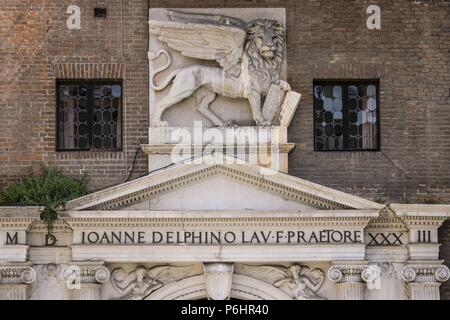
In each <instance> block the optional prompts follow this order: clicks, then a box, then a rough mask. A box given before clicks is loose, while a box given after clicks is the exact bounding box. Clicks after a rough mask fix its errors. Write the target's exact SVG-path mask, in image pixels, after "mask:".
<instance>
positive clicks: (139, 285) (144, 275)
mask: <svg viewBox="0 0 450 320" xmlns="http://www.w3.org/2000/svg"><path fill="white" fill-rule="evenodd" d="M195 274H197V273H196V270H195V268H193V267H192V266H180V267H179V266H170V265H165V266H155V267H151V268H147V267H145V266H137V267H136V268H134V269H133V270H131V271H126V270H125V269H124V268H123V267H118V268H116V269H114V270H113V271H112V273H111V283H112V285H113V287H114V289H115V290H116V291H117V293H118V294H119V296H120V297H119V299H120V300H144V299H146V298H147V297H148V296H150V295H151V294H152V293H153V292H155V291H156V290H158V289H160V288H162V287H163V286H164V285H166V284H168V283H170V282H173V281H177V280H179V279H183V278H187V277H190V276H193V275H195Z"/></svg>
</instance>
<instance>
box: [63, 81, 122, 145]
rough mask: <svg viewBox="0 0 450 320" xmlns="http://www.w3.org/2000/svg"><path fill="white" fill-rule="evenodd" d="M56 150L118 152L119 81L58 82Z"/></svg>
mask: <svg viewBox="0 0 450 320" xmlns="http://www.w3.org/2000/svg"><path fill="white" fill-rule="evenodd" d="M56 92H57V94H56V95H57V97H56V99H57V103H56V106H57V110H56V118H57V128H56V130H57V146H56V149H57V151H88V150H103V151H106V150H121V148H122V82H121V81H119V80H58V81H57V82H56Z"/></svg>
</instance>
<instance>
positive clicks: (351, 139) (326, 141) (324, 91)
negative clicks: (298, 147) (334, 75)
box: [313, 81, 379, 150]
mask: <svg viewBox="0 0 450 320" xmlns="http://www.w3.org/2000/svg"><path fill="white" fill-rule="evenodd" d="M378 87H379V85H378V81H315V82H314V90H313V91H314V92H313V93H314V123H315V125H314V147H315V150H377V149H379V142H378V141H379V139H378V128H379V125H378Z"/></svg>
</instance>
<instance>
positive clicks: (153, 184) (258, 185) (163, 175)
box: [66, 155, 384, 210]
mask: <svg viewBox="0 0 450 320" xmlns="http://www.w3.org/2000/svg"><path fill="white" fill-rule="evenodd" d="M214 175H221V176H224V177H229V178H232V179H233V180H235V181H238V182H240V183H243V184H247V185H249V186H250V187H252V188H254V189H256V190H263V191H266V192H270V193H273V194H276V195H278V196H280V197H282V198H283V199H286V200H291V201H298V202H300V203H305V204H307V205H310V206H314V207H317V208H319V209H333V210H336V209H351V208H354V209H377V210H381V209H383V208H384V206H383V205H381V204H378V203H375V202H372V201H369V200H366V199H363V198H360V197H357V196H353V195H350V194H347V193H344V192H340V191H338V190H334V189H331V188H327V187H325V186H321V185H319V184H316V183H313V182H309V181H306V180H303V179H300V178H297V177H293V176H289V175H287V174H283V173H281V172H277V171H274V170H271V169H268V168H263V167H261V166H258V165H254V164H249V163H246V162H244V161H242V160H239V159H237V158H233V157H229V156H226V155H224V156H223V157H219V158H217V157H211V156H206V157H200V158H197V159H190V160H188V161H187V162H184V163H179V164H174V165H173V166H171V167H168V168H165V169H161V170H159V171H155V172H152V173H151V174H149V175H147V176H144V177H142V178H139V179H136V180H133V181H130V182H127V183H123V184H120V185H118V186H115V187H111V188H108V189H105V190H102V191H99V192H96V193H93V194H90V195H88V196H84V197H82V198H79V199H75V200H72V201H69V202H68V203H67V204H66V210H117V209H120V208H122V207H125V206H128V205H131V204H134V203H136V202H139V201H143V200H145V199H148V198H151V197H154V196H156V195H159V194H162V193H165V192H170V191H171V190H174V189H175V188H179V187H183V186H186V185H189V184H192V183H195V182H197V181H200V180H203V179H207V178H209V177H211V176H214Z"/></svg>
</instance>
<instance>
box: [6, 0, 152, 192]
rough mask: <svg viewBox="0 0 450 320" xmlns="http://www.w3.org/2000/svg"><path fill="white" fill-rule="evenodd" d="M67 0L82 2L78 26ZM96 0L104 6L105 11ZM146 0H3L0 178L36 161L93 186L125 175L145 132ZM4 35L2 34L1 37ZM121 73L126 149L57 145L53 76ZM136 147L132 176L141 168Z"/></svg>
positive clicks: (8, 180)
mask: <svg viewBox="0 0 450 320" xmlns="http://www.w3.org/2000/svg"><path fill="white" fill-rule="evenodd" d="M69 4H75V5H79V6H80V7H81V30H69V29H68V28H67V27H66V19H67V18H68V17H69V14H67V13H66V10H67V7H68V6H69ZM94 7H106V8H107V9H108V16H107V18H105V19H99V18H94V14H93V12H94ZM147 16H148V4H147V2H146V1H120V0H114V1H106V0H104V1H81V0H71V1H60V0H42V1H24V0H21V1H17V0H3V1H2V2H1V4H0V33H1V34H2V43H1V44H0V65H1V66H2V73H3V77H2V78H3V79H7V81H1V82H0V128H1V131H0V186H4V185H6V184H9V183H11V182H13V181H15V180H17V179H18V177H20V176H22V175H25V174H27V173H29V172H36V171H38V170H39V167H40V166H41V164H46V165H52V166H57V167H60V168H61V169H63V170H64V171H65V172H67V173H69V174H73V175H79V174H80V173H82V172H86V173H87V174H88V176H89V177H90V184H91V188H92V189H98V188H102V187H105V186H108V185H112V184H116V183H120V182H123V181H125V180H126V179H127V177H128V175H129V173H130V167H131V166H132V163H133V159H134V156H135V152H136V150H137V148H138V147H139V144H140V143H141V142H146V141H147V139H148V138H147V134H148V133H147V132H148V129H147V128H148V119H147V118H148V91H147V74H148V60H147V51H148V24H147ZM3 35H5V36H6V38H5V39H4V37H3ZM58 78H66V79H82V78H108V79H111V78H121V79H123V86H124V90H123V91H124V100H123V116H124V117H123V120H124V128H123V151H120V152H55V143H56V141H55V139H56V136H55V109H56V106H55V79H58ZM146 169H147V163H146V158H145V157H144V156H143V155H142V153H140V154H138V157H137V161H136V163H135V166H134V170H133V176H138V175H142V174H144V173H145V172H146Z"/></svg>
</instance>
